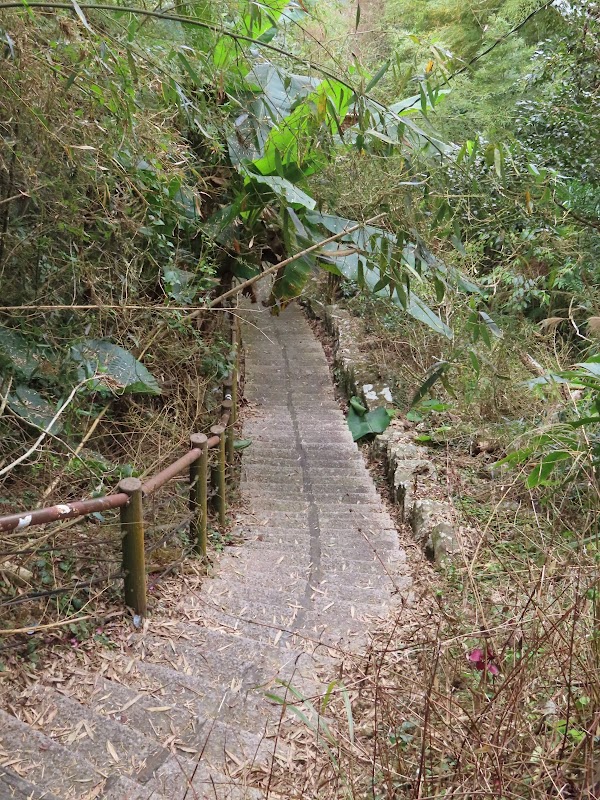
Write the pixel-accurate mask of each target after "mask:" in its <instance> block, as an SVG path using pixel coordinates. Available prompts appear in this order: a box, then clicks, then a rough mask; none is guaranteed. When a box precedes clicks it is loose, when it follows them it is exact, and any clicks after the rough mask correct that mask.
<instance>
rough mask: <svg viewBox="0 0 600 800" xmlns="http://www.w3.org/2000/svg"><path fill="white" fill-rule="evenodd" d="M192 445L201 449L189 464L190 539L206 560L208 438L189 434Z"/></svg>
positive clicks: (201, 434) (198, 434) (202, 435)
mask: <svg viewBox="0 0 600 800" xmlns="http://www.w3.org/2000/svg"><path fill="white" fill-rule="evenodd" d="M190 443H191V445H192V447H199V448H200V450H201V451H202V453H201V455H200V457H199V458H197V459H196V460H195V461H194V462H192V464H190V512H191V514H192V518H191V520H190V540H191V541H192V542H194V549H195V550H196V552H197V553H198V554H199V555H200V556H202V558H203V559H204V560H206V553H207V546H208V509H207V505H208V503H207V498H208V487H207V485H206V481H207V471H208V438H207V437H206V436H205V435H204V434H203V433H193V434H192V435H191V436H190Z"/></svg>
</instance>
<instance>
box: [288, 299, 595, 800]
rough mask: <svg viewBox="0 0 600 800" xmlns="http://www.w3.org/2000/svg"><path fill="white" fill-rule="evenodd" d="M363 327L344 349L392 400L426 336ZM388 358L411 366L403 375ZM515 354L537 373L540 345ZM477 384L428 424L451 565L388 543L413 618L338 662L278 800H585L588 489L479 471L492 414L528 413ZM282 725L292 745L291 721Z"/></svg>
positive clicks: (589, 733) (488, 449)
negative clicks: (407, 577) (376, 376)
mask: <svg viewBox="0 0 600 800" xmlns="http://www.w3.org/2000/svg"><path fill="white" fill-rule="evenodd" d="M352 302H354V301H351V303H350V304H351V305H352ZM357 324H359V325H360V321H358V320H357ZM362 325H363V326H364V331H363V333H362V334H361V335H359V336H358V337H357V338H358V340H359V341H361V344H362V346H363V347H364V350H365V354H366V355H368V357H369V358H370V359H371V360H372V363H374V364H375V366H376V368H379V370H380V374H382V375H383V377H384V378H385V379H389V380H394V379H396V381H397V383H398V384H399V383H400V380H401V376H403V377H404V379H405V380H406V376H407V375H409V376H410V375H411V368H412V369H416V367H417V365H419V364H420V363H421V362H423V363H422V366H425V367H426V366H428V364H427V359H428V358H429V357H430V352H429V351H428V349H427V340H428V338H430V337H428V335H427V334H419V333H418V332H415V331H414V327H415V326H408V329H407V328H406V327H404V328H402V327H401V328H400V329H399V330H398V331H397V332H394V331H393V330H392V331H390V329H389V325H388V324H387V323H386V321H385V320H383V321H382V315H379V316H377V315H375V314H368V315H363V317H362ZM516 345H518V346H516ZM398 347H401V348H402V352H403V353H406V352H409V353H410V354H411V359H410V360H409V361H408V364H409V367H408V370H406V369H405V364H406V362H407V359H406V358H402V360H401V361H399V360H396V358H397V355H398ZM523 347H524V345H523V339H522V337H513V336H509V337H507V341H506V342H504V343H503V346H502V352H501V353H500V354H498V355H497V356H496V357H497V358H498V359H501V362H500V361H498V362H497V364H500V363H502V371H501V374H502V373H503V372H505V371H507V370H508V372H509V373H510V374H511V375H514V374H517V375H519V374H524V373H523V365H522V363H521V361H520V353H521V352H522V349H523ZM529 347H530V348H534V349H533V352H534V355H535V357H536V359H538V360H540V361H542V363H543V359H544V354H543V350H544V348H545V347H546V343H545V342H543V341H541V340H537V341H532V340H530V342H529ZM404 348H406V350H404ZM545 357H546V359H548V358H550V357H549V356H545ZM386 369H387V370H388V372H387V373H385V372H384V370H386ZM525 376H526V373H525ZM409 381H410V379H409ZM491 384H492V381H490V391H489V393H488V395H487V397H488V400H491V401H492V402H490V403H489V404H488V401H486V404H483V403H481V404H480V405H476V406H475V408H473V406H472V405H470V406H469V407H467V406H465V405H460V404H458V405H454V407H453V408H452V410H451V411H450V412H448V413H446V414H445V415H440V418H439V419H438V420H437V421H431V420H428V422H427V428H428V429H431V428H435V427H436V425H438V424H440V425H441V424H442V423H445V424H449V425H450V426H451V428H452V431H451V432H450V433H449V434H448V433H446V434H445V435H442V436H440V437H438V439H437V441H434V443H433V447H432V449H431V458H432V459H433V460H434V462H435V466H436V469H437V472H438V475H440V478H441V485H440V488H443V490H444V494H445V495H446V497H447V498H448V499H449V500H451V502H452V503H453V504H454V508H455V512H456V517H457V524H460V525H461V534H462V535H461V541H462V552H461V554H460V556H459V557H458V558H457V559H456V560H455V561H454V562H453V563H452V564H450V565H449V566H447V567H445V568H442V569H436V570H434V569H432V567H431V565H429V564H428V563H427V562H425V561H424V558H423V556H422V555H421V554H420V553H419V551H418V550H417V549H416V544H415V543H414V541H411V538H410V536H411V534H410V532H406V531H404V533H403V536H404V537H405V538H404V541H405V543H406V545H407V547H408V552H409V563H410V564H411V565H412V573H413V576H414V580H415V583H414V593H415V602H414V603H413V605H412V607H411V608H410V609H407V608H404V609H403V610H402V612H401V613H400V614H399V615H398V616H397V618H395V619H393V620H390V622H389V624H388V625H387V626H386V627H384V628H383V629H381V630H379V631H377V632H376V633H375V635H374V636H373V640H372V644H371V648H370V651H369V653H368V655H367V657H365V658H357V657H355V658H354V659H352V657H350V656H349V657H348V658H347V659H346V661H345V663H344V664H343V670H342V671H340V673H339V674H338V675H336V676H335V677H336V678H338V679H339V681H340V683H341V684H342V685H343V687H344V690H343V691H342V690H341V689H339V688H338V689H336V690H335V691H334V692H333V694H332V698H329V699H328V700H327V701H326V702H325V703H324V704H323V698H321V699H319V698H312V701H313V703H314V704H315V705H316V707H317V708H320V711H321V715H322V718H321V722H322V724H321V728H320V730H319V735H316V734H315V731H314V730H311V728H310V726H308V727H305V728H304V730H303V733H302V736H301V737H300V738H301V741H302V746H303V750H302V752H301V755H300V756H299V758H298V763H297V764H295V766H294V768H293V769H290V768H281V767H276V768H275V769H274V776H275V777H274V779H273V780H274V785H275V787H276V788H277V789H278V790H279V791H280V792H281V791H282V787H283V786H284V785H285V782H286V781H287V782H288V784H289V783H290V782H291V785H292V787H293V788H292V789H290V790H289V794H288V795H287V796H290V797H303V798H304V797H306V798H315V800H316V798H318V799H319V800H324V799H325V798H373V800H375V798H381V799H382V800H383V798H398V799H400V798H403V799H404V798H415V799H416V798H419V799H420V800H425V799H426V798H430V799H431V800H433V798H440V797H448V798H450V797H452V798H469V800H470V799H471V798H473V799H475V798H490V800H491V799H492V798H494V799H495V798H503V799H504V798H506V800H508V799H509V798H510V799H511V800H512V799H513V798H514V799H515V800H517V798H518V799H519V800H521V799H523V798H528V799H531V800H542V798H549V797H556V798H565V799H567V798H568V799H569V800H570V799H571V798H585V799H586V800H594V799H595V798H598V797H600V773H599V772H598V741H599V739H598V736H599V734H600V728H599V724H600V690H599V689H598V678H597V675H598V669H599V667H600V651H599V649H598V643H597V636H598V633H597V620H598V602H597V597H598V577H599V576H598V566H597V561H598V554H597V508H598V496H597V493H596V492H595V490H594V486H595V485H596V484H595V473H594V470H593V468H591V467H590V469H589V470H588V472H589V474H588V479H589V480H588V481H587V482H586V480H585V479H583V480H582V481H581V483H580V484H578V485H577V486H576V487H575V488H574V490H571V491H569V490H568V489H567V488H565V487H563V489H562V491H559V492H554V493H552V492H546V493H545V494H543V493H539V492H538V493H534V492H530V491H528V490H526V489H525V488H524V484H523V476H522V475H518V474H517V475H515V474H512V475H507V474H506V473H504V474H500V473H498V472H497V471H496V472H494V471H493V470H492V469H491V465H492V463H493V462H494V461H495V460H497V458H498V457H499V454H501V453H502V451H503V449H504V448H506V447H508V446H509V445H510V444H511V441H510V438H509V437H510V436H511V433H512V431H513V427H512V425H511V424H510V423H508V424H506V421H503V420H502V419H501V417H502V415H503V414H504V413H505V409H507V408H512V410H513V413H514V414H515V415H519V414H521V415H525V416H527V417H529V418H534V417H535V415H536V413H539V411H540V408H541V406H540V404H539V401H538V400H535V401H533V402H532V400H531V396H530V401H529V407H528V408H527V407H526V390H525V389H524V388H520V387H516V388H512V389H511V388H510V387H507V386H504V385H503V384H502V383H500V387H498V386H492V385H491ZM511 385H513V386H514V382H513V381H511ZM405 391H406V390H405ZM500 393H501V394H500ZM499 398H501V402H500V403H499V404H498V402H497V401H498V399H499ZM478 399H479V401H480V402H481V399H482V398H478ZM494 400H495V402H494ZM486 409H487V411H488V413H487V415H486V413H485V412H486ZM486 416H487V418H486ZM490 432H492V433H493V435H494V436H495V437H496V438H495V440H494V441H493V442H492V443H491V444H489V437H490ZM482 439H487V440H488V442H487V443H485V446H483V447H474V446H473V444H474V443H475V444H481V443H482ZM488 445H489V446H488ZM373 468H374V470H375V471H374V477H375V479H376V481H377V480H379V482H380V484H381V485H382V486H383V485H385V481H384V480H383V479H382V478H381V476H380V475H379V472H380V468H379V466H378V465H373ZM584 474H585V473H584ZM400 530H402V529H401V528H400ZM476 651H479V653H478V652H476ZM332 677H333V676H332ZM320 703H321V704H322V705H319V704H320ZM298 705H299V707H300V708H303V705H302V703H299V704H298ZM289 722H290V728H289V730H290V735H291V736H293V737H294V739H295V741H296V742H298V739H299V734H298V731H297V727H298V726H297V719H296V715H295V714H294V713H293V712H291V713H290V714H289ZM292 722H295V723H296V724H294V725H292V724H291V723H292ZM323 723H324V724H326V725H327V727H328V730H329V731H330V733H331V735H330V737H327V736H325V735H324V734H323ZM275 778H276V780H275Z"/></svg>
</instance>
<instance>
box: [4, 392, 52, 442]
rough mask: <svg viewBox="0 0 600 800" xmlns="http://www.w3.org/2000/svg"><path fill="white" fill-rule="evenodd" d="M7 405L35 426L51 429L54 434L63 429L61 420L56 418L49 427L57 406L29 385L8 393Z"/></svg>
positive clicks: (24, 420)
mask: <svg viewBox="0 0 600 800" xmlns="http://www.w3.org/2000/svg"><path fill="white" fill-rule="evenodd" d="M7 405H8V407H9V408H10V410H11V411H12V412H13V414H15V415H16V416H17V417H19V418H20V419H22V420H23V422H26V423H27V424H28V425H32V426H33V427H34V428H39V429H41V430H49V431H50V433H54V434H57V433H60V431H61V430H62V424H61V422H60V420H56V422H54V424H53V425H52V427H51V428H49V425H50V423H51V422H52V418H53V417H54V415H55V414H56V408H55V407H54V406H52V405H51V404H50V403H49V402H48V401H47V400H46V399H45V398H43V397H42V396H41V394H39V393H38V392H36V391H35V390H34V389H30V388H29V386H23V385H20V386H17V387H16V388H15V389H14V391H12V392H11V393H10V394H9V395H8V400H7Z"/></svg>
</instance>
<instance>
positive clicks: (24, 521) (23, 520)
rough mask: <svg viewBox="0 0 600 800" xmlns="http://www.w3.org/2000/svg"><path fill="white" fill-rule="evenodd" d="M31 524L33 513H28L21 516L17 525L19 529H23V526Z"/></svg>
mask: <svg viewBox="0 0 600 800" xmlns="http://www.w3.org/2000/svg"><path fill="white" fill-rule="evenodd" d="M29 525H31V514H27V516H26V517H21V519H20V520H19V524H18V525H17V530H18V531H22V530H23V528H27V527H28V526H29Z"/></svg>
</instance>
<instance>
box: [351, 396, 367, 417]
mask: <svg viewBox="0 0 600 800" xmlns="http://www.w3.org/2000/svg"><path fill="white" fill-rule="evenodd" d="M348 402H349V403H350V406H351V407H352V408H353V409H354V410H355V411H356V413H357V414H358V415H359V416H361V417H362V416H364V415H365V414H366V413H367V411H368V410H369V409H368V408H366V406H365V405H364V404H363V403H361V401H360V399H359V398H358V397H351V398H350V400H349V401H348Z"/></svg>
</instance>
